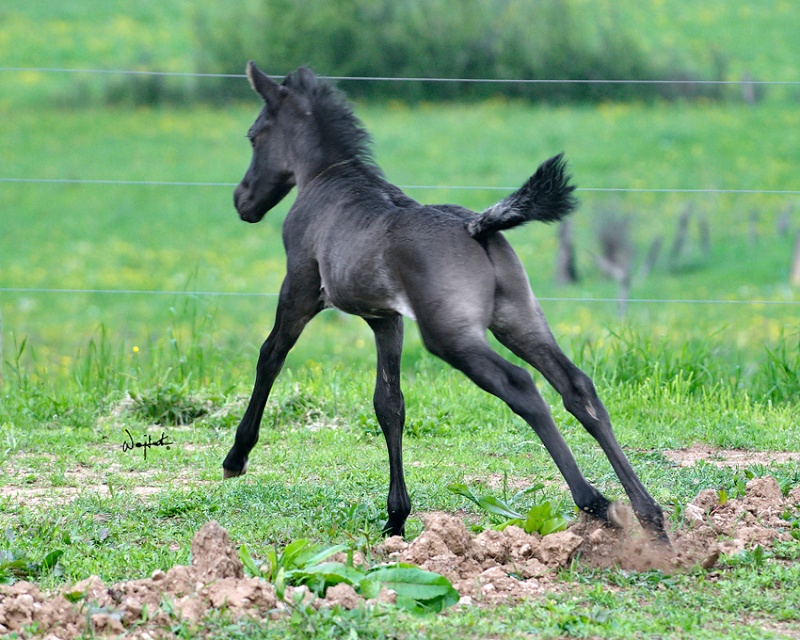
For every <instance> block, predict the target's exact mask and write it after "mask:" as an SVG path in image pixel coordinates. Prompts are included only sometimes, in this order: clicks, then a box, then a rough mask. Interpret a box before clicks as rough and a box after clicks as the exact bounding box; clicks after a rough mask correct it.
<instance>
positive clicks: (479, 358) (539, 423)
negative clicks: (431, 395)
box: [420, 325, 611, 521]
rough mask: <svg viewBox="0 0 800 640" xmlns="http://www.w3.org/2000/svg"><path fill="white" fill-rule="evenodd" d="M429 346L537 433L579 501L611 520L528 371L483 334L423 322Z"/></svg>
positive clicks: (601, 498)
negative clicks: (440, 328) (455, 333)
mask: <svg viewBox="0 0 800 640" xmlns="http://www.w3.org/2000/svg"><path fill="white" fill-rule="evenodd" d="M420 330H421V332H422V334H423V339H424V340H425V344H426V346H427V347H428V348H429V349H430V350H431V351H432V352H433V353H434V354H436V355H438V356H439V357H440V358H442V359H443V360H445V361H446V362H448V363H449V364H451V365H452V366H454V367H455V368H456V369H459V370H460V371H462V372H463V373H465V374H466V375H467V376H468V377H469V378H470V379H471V380H472V381H473V382H475V384H477V385H478V386H479V387H481V388H482V389H484V390H485V391H488V392H489V393H491V394H493V395H495V396H497V397H498V398H500V399H501V400H503V401H505V403H506V404H508V406H509V407H510V408H511V409H512V411H514V412H515V413H516V414H518V415H519V416H521V417H522V418H523V419H524V420H525V421H526V422H527V423H528V424H529V425H530V426H531V427H532V428H533V430H534V431H535V432H536V434H537V435H538V436H539V439H540V440H541V441H542V444H544V446H545V448H546V449H547V451H548V452H549V453H550V455H551V456H552V458H553V461H554V462H555V463H556V466H557V467H558V469H559V471H560V472H561V475H563V476H564V479H565V480H566V482H567V485H568V486H569V488H570V492H571V493H572V498H573V500H574V501H575V504H576V505H577V506H578V507H579V508H580V509H582V510H583V511H585V512H587V513H590V514H592V515H593V516H594V517H596V518H599V519H601V520H604V521H607V520H608V508H609V506H610V504H611V503H610V502H609V501H608V500H607V499H606V498H605V497H604V496H603V495H602V494H601V493H600V492H599V491H598V490H597V489H595V488H594V487H593V486H592V485H591V484H589V483H588V482H587V481H586V479H585V478H584V477H583V474H582V473H581V471H580V469H579V468H578V464H577V462H576V461H575V458H574V456H573V455H572V452H571V451H570V449H569V447H568V446H567V443H566V442H565V441H564V438H563V437H562V436H561V433H560V432H559V430H558V428H557V427H556V425H555V422H553V418H552V416H551V414H550V409H549V407H548V406H547V403H546V402H545V401H544V400H543V399H542V397H541V395H540V394H539V392H538V390H537V389H536V386H535V385H534V383H533V380H532V379H531V376H530V374H529V373H528V372H527V371H526V370H525V369H522V368H521V367H518V366H516V365H514V364H511V363H510V362H508V361H507V360H505V359H503V358H502V357H501V356H500V355H498V354H497V353H495V352H494V351H493V350H492V348H491V347H490V346H489V344H488V343H487V341H486V337H485V335H483V333H482V332H480V333H478V332H476V333H475V334H474V335H473V336H472V337H471V338H470V337H468V335H467V334H461V335H459V336H453V335H452V334H445V333H443V332H438V331H437V332H436V334H433V333H431V332H430V331H429V330H426V328H424V327H423V326H422V325H420Z"/></svg>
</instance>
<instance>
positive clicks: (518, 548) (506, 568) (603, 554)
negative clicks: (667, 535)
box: [0, 477, 800, 640]
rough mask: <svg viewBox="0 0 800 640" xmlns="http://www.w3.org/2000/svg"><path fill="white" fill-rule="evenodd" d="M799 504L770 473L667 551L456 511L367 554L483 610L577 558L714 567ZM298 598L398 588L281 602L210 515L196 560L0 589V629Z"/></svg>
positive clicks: (118, 628)
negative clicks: (50, 588) (56, 585)
mask: <svg viewBox="0 0 800 640" xmlns="http://www.w3.org/2000/svg"><path fill="white" fill-rule="evenodd" d="M798 505H800V487H796V488H794V489H793V490H792V491H790V492H789V494H788V495H787V496H783V494H782V493H781V490H780V488H779V486H778V483H777V482H776V481H775V479H774V478H771V477H764V478H755V479H753V480H751V481H750V482H749V483H748V484H747V489H746V493H745V495H744V496H742V497H740V498H736V499H732V500H728V501H726V502H725V503H724V504H721V503H720V498H719V495H718V493H717V492H716V491H713V490H707V491H701V492H700V493H699V494H698V495H697V497H696V498H695V499H694V500H693V501H692V502H691V503H690V504H688V505H686V507H685V510H684V519H685V523H686V524H685V527H684V528H681V529H679V530H677V531H673V532H672V533H671V538H672V543H673V549H666V548H664V547H662V546H657V545H654V544H653V543H651V542H650V541H649V540H648V538H647V537H646V536H645V535H644V534H643V532H642V531H641V529H640V528H639V527H638V525H637V524H636V523H635V519H634V518H633V517H632V514H630V513H629V516H630V517H629V518H628V520H629V524H628V525H627V526H625V527H623V528H611V527H605V526H602V525H600V524H598V523H597V522H592V521H589V520H580V521H578V522H576V523H574V524H573V525H571V526H570V527H569V529H567V530H566V531H562V532H559V533H552V534H549V535H546V536H540V535H538V534H527V533H525V531H523V530H522V529H520V528H518V527H513V526H512V527H507V528H506V529H505V530H503V531H495V530H489V529H487V530H485V531H483V532H482V533H480V534H478V535H477V536H473V535H472V534H471V533H470V532H469V531H468V529H467V528H466V526H465V525H464V522H463V521H462V520H461V519H460V518H457V517H454V516H452V515H449V514H446V513H429V514H426V515H424V516H423V522H424V525H425V528H424V531H423V532H422V534H421V535H420V536H418V537H417V538H416V539H415V540H413V541H412V542H406V541H404V540H402V539H401V538H397V537H394V538H389V539H387V540H385V541H384V542H383V543H382V544H381V545H379V546H378V547H376V548H375V549H374V550H373V552H374V555H375V556H376V557H379V558H383V559H384V560H385V561H386V562H394V561H402V562H409V563H412V564H416V565H418V566H420V567H422V568H423V569H427V570H429V571H435V572H437V573H440V574H442V575H444V576H446V577H447V578H448V579H449V580H450V581H451V582H452V583H453V586H454V587H455V588H456V589H457V590H458V591H459V593H460V594H461V600H460V602H459V606H485V605H492V604H496V603H501V602H513V601H518V600H521V599H524V598H530V597H536V596H537V595H538V594H542V593H544V592H546V591H548V590H553V589H556V588H561V589H563V584H564V583H563V581H562V582H559V583H556V582H555V581H554V580H553V578H554V576H555V574H556V573H557V572H558V570H559V569H562V568H564V567H566V566H567V565H568V564H569V563H571V562H573V561H574V560H575V559H576V558H577V560H578V562H579V563H581V564H583V565H585V566H589V567H596V568H603V567H613V566H617V567H620V568H624V569H629V570H634V571H645V570H649V569H659V570H661V571H664V572H674V571H681V570H683V569H686V568H690V567H697V566H698V565H699V566H702V567H704V568H706V569H710V568H711V567H713V566H714V564H715V563H716V562H717V560H718V558H719V556H720V554H723V553H724V554H734V553H737V552H739V551H742V550H744V549H752V548H755V547H756V546H758V545H760V546H761V547H763V548H764V549H769V548H770V547H771V546H773V545H774V544H775V543H776V542H778V541H783V540H789V539H791V536H790V534H789V531H788V526H787V525H788V523H787V521H786V520H785V519H783V517H782V516H783V514H784V513H786V512H787V511H788V512H790V513H794V514H797V509H798ZM298 596H299V597H298ZM299 599H302V601H303V602H305V603H307V604H310V605H311V606H313V607H315V608H320V607H332V606H336V605H338V606H341V607H344V608H347V609H352V608H356V607H360V606H365V605H367V604H372V605H376V606H377V605H378V604H379V603H383V604H385V605H387V606H391V604H392V602H393V593H392V592H391V591H387V590H385V589H384V590H383V591H382V592H381V594H380V596H379V597H378V598H377V599H376V600H374V601H369V602H367V601H365V600H364V599H363V598H362V597H361V596H360V595H358V594H357V593H356V591H355V590H354V589H353V588H352V587H351V586H349V585H347V584H339V585H336V586H335V587H331V588H329V589H328V590H327V592H326V593H325V597H323V598H319V597H316V596H314V595H313V594H311V593H310V592H308V590H307V589H306V588H305V587H297V588H293V587H289V588H287V589H286V594H285V596H284V600H283V601H281V600H279V598H278V596H277V594H276V592H275V588H274V586H273V585H272V584H270V583H268V582H266V581H264V580H262V579H260V578H252V577H250V578H248V577H245V575H244V568H243V566H242V563H241V561H240V560H239V557H238V554H237V552H236V549H235V547H234V545H233V544H232V543H231V541H230V539H229V537H228V533H227V532H226V531H225V530H224V529H223V528H222V527H221V526H220V525H219V524H218V523H217V522H214V521H211V522H208V523H206V524H205V525H204V526H203V527H202V528H201V529H200V530H199V531H198V532H197V534H196V535H195V537H194V540H193V541H192V564H191V565H176V566H174V567H172V568H170V569H169V570H168V571H166V572H164V571H160V570H159V571H155V572H154V573H153V574H152V576H150V577H149V578H144V579H138V580H129V581H126V582H119V583H116V584H113V585H110V586H108V585H105V584H104V583H103V581H102V580H100V578H98V577H96V576H92V577H89V578H87V579H85V580H82V581H81V582H78V583H77V584H74V585H70V586H67V587H65V588H63V589H62V590H61V591H60V592H58V593H53V594H45V593H42V592H41V591H40V590H39V588H38V587H37V586H36V585H34V584H32V583H29V582H17V583H15V584H13V585H0V635H5V634H8V633H11V632H17V633H18V634H19V635H20V636H21V637H25V638H27V637H44V638H46V639H47V640H57V639H58V640H71V639H73V638H77V637H79V636H81V635H82V634H89V635H91V634H94V635H95V636H101V637H102V636H114V637H116V636H119V635H121V634H123V633H124V634H126V637H129V638H141V639H142V640H151V639H155V638H170V637H172V633H171V631H170V627H171V626H173V625H175V624H176V623H178V622H183V623H185V624H189V625H192V624H199V623H200V622H201V621H202V619H203V617H204V616H205V615H206V614H207V613H209V612H210V611H211V610H214V609H217V610H223V609H224V610H228V611H229V612H230V613H231V615H233V616H234V617H243V616H249V617H256V618H262V619H263V618H269V617H273V618H274V617H278V616H282V615H285V614H286V612H287V611H289V610H290V608H291V606H295V605H293V604H292V603H295V602H297V601H298V600H299Z"/></svg>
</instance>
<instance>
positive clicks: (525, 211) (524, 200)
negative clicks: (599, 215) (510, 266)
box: [467, 153, 578, 240]
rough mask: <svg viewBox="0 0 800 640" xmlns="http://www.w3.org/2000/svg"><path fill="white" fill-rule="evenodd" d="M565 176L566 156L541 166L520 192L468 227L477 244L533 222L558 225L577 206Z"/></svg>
mask: <svg viewBox="0 0 800 640" xmlns="http://www.w3.org/2000/svg"><path fill="white" fill-rule="evenodd" d="M571 177H572V176H570V175H568V174H567V173H566V162H565V161H564V154H563V153H560V154H558V155H557V156H553V157H552V158H550V159H549V160H545V161H544V162H543V163H542V164H540V165H539V168H538V169H537V170H536V173H534V174H533V175H532V176H531V177H530V178H529V179H528V181H527V182H526V183H525V184H524V185H522V186H521V187H520V188H519V189H518V190H517V191H515V192H514V193H512V194H511V195H510V196H508V197H507V198H504V199H503V200H501V201H500V202H498V203H497V204H495V205H492V206H491V207H489V208H488V209H486V210H485V211H484V212H483V213H481V215H480V217H478V218H477V219H476V220H473V221H472V222H470V223H469V224H468V225H467V231H468V232H469V234H470V235H471V236H472V237H473V238H475V239H476V240H480V239H482V238H487V237H489V236H490V235H492V234H494V233H497V232H498V231H503V230H504V229H511V228H512V227H516V226H518V225H521V224H525V223H526V222H531V221H532V220H538V221H539V222H556V221H558V220H561V218H563V217H564V216H566V215H568V214H569V213H571V212H572V211H574V210H575V208H576V207H577V206H578V201H577V200H576V199H575V196H573V195H572V192H573V191H575V187H574V186H573V185H571V184H570V183H569V181H570V178H571Z"/></svg>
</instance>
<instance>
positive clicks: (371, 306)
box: [320, 277, 416, 320]
mask: <svg viewBox="0 0 800 640" xmlns="http://www.w3.org/2000/svg"><path fill="white" fill-rule="evenodd" d="M370 280H371V279H370ZM320 295H321V297H322V300H323V302H324V304H325V308H326V309H338V310H339V311H344V312H345V313H350V314H353V315H356V316H361V317H362V318H385V317H387V316H395V315H402V316H406V317H407V318H411V319H412V320H416V317H415V316H414V310H413V309H412V307H411V302H410V301H409V299H408V296H407V295H406V294H405V292H404V291H402V289H400V288H399V287H389V286H386V283H384V282H380V283H376V282H375V281H374V280H371V281H369V282H364V281H362V282H353V281H351V282H349V283H347V284H343V283H336V284H333V283H330V282H326V279H325V278H324V277H323V278H322V287H321V288H320Z"/></svg>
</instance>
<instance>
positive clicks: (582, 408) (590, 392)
mask: <svg viewBox="0 0 800 640" xmlns="http://www.w3.org/2000/svg"><path fill="white" fill-rule="evenodd" d="M562 399H563V401H564V408H565V409H566V410H567V411H569V412H570V413H571V414H572V415H574V416H575V417H576V418H578V420H580V421H581V422H582V423H584V424H587V425H592V424H596V423H598V422H600V423H603V422H605V421H606V420H607V419H608V413H607V411H606V408H605V407H604V406H603V403H602V402H600V399H599V398H598V397H597V390H596V389H595V387H594V383H593V382H592V379H591V378H590V377H589V376H587V375H586V374H585V373H583V371H580V370H579V369H576V371H575V374H574V375H573V376H572V379H571V380H570V386H569V388H568V389H567V390H566V391H565V392H564V393H563V394H562Z"/></svg>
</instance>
